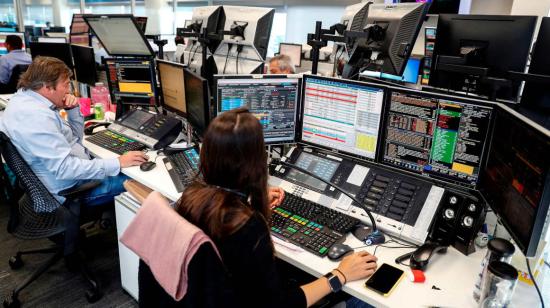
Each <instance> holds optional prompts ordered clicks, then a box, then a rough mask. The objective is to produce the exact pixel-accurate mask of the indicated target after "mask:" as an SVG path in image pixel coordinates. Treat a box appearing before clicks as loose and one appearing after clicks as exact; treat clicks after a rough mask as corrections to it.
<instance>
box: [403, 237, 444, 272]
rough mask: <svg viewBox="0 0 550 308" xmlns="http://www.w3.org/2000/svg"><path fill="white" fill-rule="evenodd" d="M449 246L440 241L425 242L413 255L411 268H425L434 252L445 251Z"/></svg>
mask: <svg viewBox="0 0 550 308" xmlns="http://www.w3.org/2000/svg"><path fill="white" fill-rule="evenodd" d="M447 247H448V246H444V245H440V244H438V243H424V245H422V246H420V247H418V248H417V249H416V250H415V251H414V252H413V253H412V255H411V259H410V261H411V262H410V264H411V268H413V269H419V270H425V269H426V266H428V262H429V261H430V259H431V258H432V256H433V255H434V252H438V253H445V252H447Z"/></svg>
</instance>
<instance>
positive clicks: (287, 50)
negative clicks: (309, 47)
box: [279, 43, 302, 67]
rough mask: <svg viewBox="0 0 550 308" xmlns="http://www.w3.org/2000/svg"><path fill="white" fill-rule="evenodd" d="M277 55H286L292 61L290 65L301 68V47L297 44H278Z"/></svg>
mask: <svg viewBox="0 0 550 308" xmlns="http://www.w3.org/2000/svg"><path fill="white" fill-rule="evenodd" d="M279 54H280V55H287V56H289V57H290V61H292V64H294V66H296V67H300V66H301V63H302V62H301V59H302V45H299V44H288V43H280V44H279Z"/></svg>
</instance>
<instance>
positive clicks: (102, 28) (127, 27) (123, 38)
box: [83, 14, 154, 57]
mask: <svg viewBox="0 0 550 308" xmlns="http://www.w3.org/2000/svg"><path fill="white" fill-rule="evenodd" d="M83 18H84V20H85V21H86V23H87V24H88V26H89V27H90V28H91V29H92V31H93V32H94V34H95V35H96V36H97V38H98V39H99V41H100V42H101V44H102V45H103V47H104V48H105V50H106V51H107V53H108V54H110V55H112V56H142V57H153V56H154V52H153V49H152V48H151V46H149V43H147V39H146V38H145V36H144V34H143V32H141V31H140V30H139V26H138V24H137V22H136V21H135V19H134V16H133V15H124V14H120V15H84V16H83Z"/></svg>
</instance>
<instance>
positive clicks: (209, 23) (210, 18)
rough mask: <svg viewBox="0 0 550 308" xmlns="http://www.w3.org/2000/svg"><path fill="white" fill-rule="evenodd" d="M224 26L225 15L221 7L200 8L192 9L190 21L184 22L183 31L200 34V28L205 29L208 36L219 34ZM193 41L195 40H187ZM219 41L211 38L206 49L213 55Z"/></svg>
mask: <svg viewBox="0 0 550 308" xmlns="http://www.w3.org/2000/svg"><path fill="white" fill-rule="evenodd" d="M224 24H225V13H224V11H223V7H222V6H221V5H213V6H200V7H195V8H193V15H192V17H191V21H189V22H188V21H186V22H185V28H186V29H185V31H187V32H188V31H193V32H195V33H200V31H201V29H202V28H206V32H207V33H208V34H214V33H219V31H221V30H223V26H224ZM180 34H181V32H180ZM189 39H190V40H192V41H195V40H196V38H189ZM220 41H221V40H219V39H215V38H211V39H210V40H209V42H208V49H209V50H210V52H211V53H213V52H214V51H215V50H216V48H218V45H219V44H220Z"/></svg>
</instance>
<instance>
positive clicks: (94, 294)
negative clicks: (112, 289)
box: [86, 288, 103, 304]
mask: <svg viewBox="0 0 550 308" xmlns="http://www.w3.org/2000/svg"><path fill="white" fill-rule="evenodd" d="M102 296H103V294H101V291H99V290H98V289H95V288H93V289H90V290H88V291H86V299H87V300H88V303H90V304H93V303H95V302H97V301H98V300H100V299H101V297H102Z"/></svg>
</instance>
